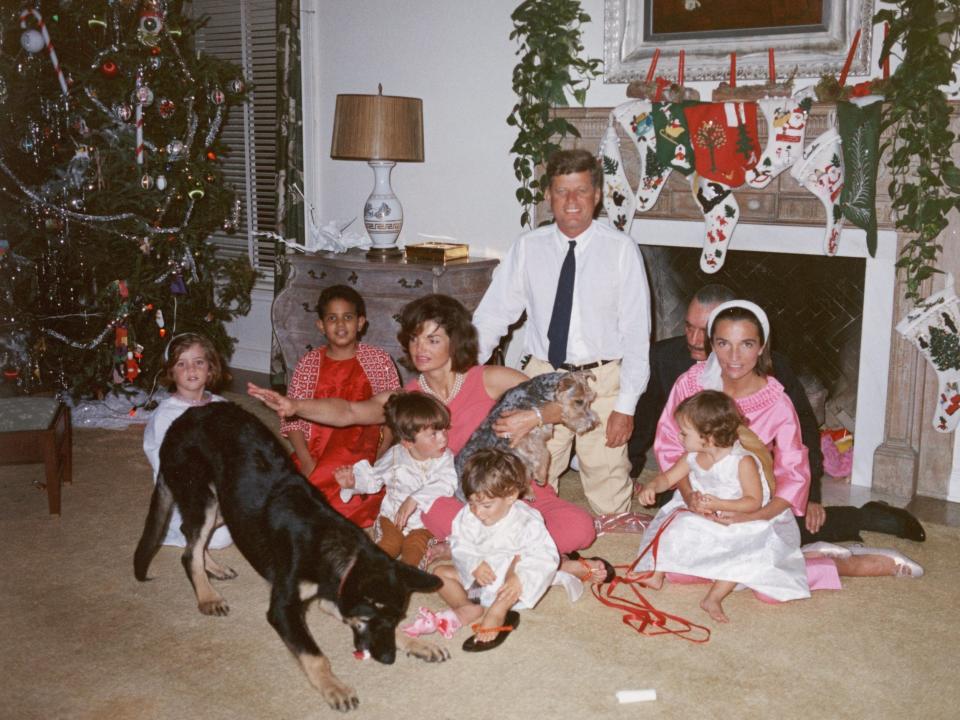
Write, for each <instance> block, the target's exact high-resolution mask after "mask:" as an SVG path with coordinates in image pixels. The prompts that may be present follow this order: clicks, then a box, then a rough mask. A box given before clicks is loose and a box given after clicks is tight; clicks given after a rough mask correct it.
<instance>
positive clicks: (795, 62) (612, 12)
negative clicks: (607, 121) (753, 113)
mask: <svg viewBox="0 0 960 720" xmlns="http://www.w3.org/2000/svg"><path fill="white" fill-rule="evenodd" d="M757 3H758V0H604V82H607V83H624V82H630V81H632V80H642V79H644V78H645V77H646V74H647V70H648V68H649V67H650V62H651V59H652V58H653V54H654V53H655V52H656V51H657V50H659V51H660V57H659V60H658V63H657V75H660V76H663V77H666V78H670V79H672V80H675V79H676V77H677V66H678V56H679V54H680V50H681V49H682V50H684V51H685V52H684V55H685V63H684V79H685V81H687V82H689V81H692V80H726V79H728V77H729V74H730V54H731V53H732V52H736V54H737V78H738V79H743V80H756V79H763V80H766V79H767V78H768V72H769V71H768V49H769V48H773V49H774V54H775V59H776V72H777V77H778V78H779V79H780V80H783V79H784V78H785V77H787V76H788V75H789V74H790V73H792V72H794V70H796V75H797V76H798V77H814V78H819V77H820V76H821V75H823V74H827V73H831V74H834V75H836V74H838V73H839V72H840V70H841V68H842V67H843V64H844V62H845V60H846V58H847V53H848V52H849V50H850V46H851V43H852V41H853V39H854V37H855V36H856V33H857V31H858V30H860V31H861V34H860V41H859V43H858V45H857V49H856V51H855V54H854V57H853V61H852V63H851V66H850V71H849V72H850V74H851V75H866V74H868V73H869V71H870V68H869V64H870V57H871V41H872V34H873V33H872V31H873V22H872V18H873V12H874V0H817V2H816V3H809V2H808V3H807V4H806V5H805V6H804V8H803V9H801V12H799V14H798V13H796V12H795V13H793V15H792V17H791V18H790V23H791V24H782V25H778V24H777V23H778V22H779V21H778V20H777V19H776V14H775V13H774V15H773V16H771V18H770V19H769V21H768V22H769V24H765V25H763V26H760V27H757V26H756V24H757V22H760V21H758V20H757V19H756V18H755V17H754V18H750V17H749V16H751V15H755V14H756V13H755V10H756V9H757V7H758V5H757ZM768 4H772V3H768V2H767V0H764V2H763V3H761V5H763V6H764V7H766V6H767V5H768ZM816 4H819V5H820V7H819V8H817V7H815V5H816ZM791 5H793V6H796V5H797V3H796V2H794V3H791ZM738 8H740V10H741V12H739V13H738V12H737V9H738ZM816 10H819V12H815V11H816ZM682 13H691V15H690V21H687V19H686V18H684V17H683V16H682ZM711 13H713V15H712V17H713V18H714V19H717V18H720V19H722V20H723V22H722V23H721V22H712V21H711ZM805 13H806V15H805ZM695 14H696V15H699V16H700V17H701V19H702V21H701V22H693V19H694V15H695ZM816 16H819V17H818V18H817V17H816ZM661 18H668V19H669V20H670V22H667V21H666V20H661V21H660V22H658V19H661ZM738 18H743V23H742V25H744V27H737V25H738V22H737V19H738ZM798 18H799V19H798ZM811 19H813V21H810V20H811ZM748 20H749V21H750V22H752V23H753V25H754V26H753V27H750V26H749V25H750V22H748ZM816 20H819V22H816ZM784 22H786V21H784ZM804 22H806V24H803V23H804ZM718 25H725V27H718ZM695 26H696V27H695ZM664 27H667V28H669V29H670V30H671V32H658V30H662V29H663V28H664Z"/></svg>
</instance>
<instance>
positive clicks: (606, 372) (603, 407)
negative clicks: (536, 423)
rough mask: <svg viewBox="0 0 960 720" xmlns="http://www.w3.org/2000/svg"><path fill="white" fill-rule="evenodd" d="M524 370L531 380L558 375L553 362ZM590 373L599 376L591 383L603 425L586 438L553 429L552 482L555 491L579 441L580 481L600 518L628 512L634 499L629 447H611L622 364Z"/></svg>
mask: <svg viewBox="0 0 960 720" xmlns="http://www.w3.org/2000/svg"><path fill="white" fill-rule="evenodd" d="M524 371H525V372H526V374H527V375H529V376H530V377H535V376H537V375H542V374H543V373H548V372H554V369H553V366H552V365H551V364H550V363H548V362H545V361H543V360H540V359H538V358H535V357H532V358H530V361H529V362H528V363H527V366H526V368H524ZM590 372H592V373H593V374H594V375H595V376H596V380H592V381H590V387H591V388H593V390H594V391H595V392H596V393H597V399H596V400H594V401H593V411H594V412H595V413H597V415H599V416H600V424H599V425H597V427H595V428H594V429H593V430H591V431H590V432H588V433H584V434H583V435H574V434H573V433H572V432H570V430H568V429H567V428H565V427H564V426H563V425H554V426H553V439H552V440H550V441H549V442H548V443H547V448H548V449H549V450H550V472H549V473H548V482H549V483H550V485H552V486H553V488H554V490H556V489H557V487H558V485H559V477H560V474H561V473H563V472H564V471H565V470H566V469H567V466H568V465H569V464H570V451H571V449H572V447H573V443H574V440H576V445H577V459H578V461H579V463H580V482H581V483H582V484H583V493H584V495H586V496H587V502H588V503H589V504H590V509H591V510H592V511H593V512H594V513H596V514H598V515H600V514H604V513H619V512H626V511H627V510H629V509H630V500H631V499H632V498H633V481H632V480H631V479H630V472H629V471H630V459H629V458H628V457H627V444H626V443H624V444H623V445H621V446H620V447H616V448H608V447H607V419H608V418H609V417H610V413H612V412H613V407H614V405H615V404H616V402H617V395H618V394H619V393H620V363H619V362H611V363H607V364H606V365H601V366H600V367H598V368H594V369H593V370H591V371H590Z"/></svg>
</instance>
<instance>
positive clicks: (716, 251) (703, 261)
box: [690, 175, 740, 275]
mask: <svg viewBox="0 0 960 720" xmlns="http://www.w3.org/2000/svg"><path fill="white" fill-rule="evenodd" d="M690 190H691V191H692V192H693V197H694V199H695V200H696V201H697V204H698V205H699V206H700V210H701V211H702V212H703V222H704V225H705V226H706V237H705V239H704V243H703V253H702V254H701V255H700V269H701V270H703V272H705V273H707V274H708V275H712V274H713V273H715V272H717V270H719V269H720V268H722V267H723V261H724V260H725V259H726V254H727V245H729V244H730V236H731V235H733V230H734V228H735V227H736V226H737V220H739V219H740V206H739V205H738V204H737V199H736V198H735V197H734V196H733V193H732V188H731V187H730V186H729V185H724V184H723V183H718V182H715V181H713V180H710V179H709V178H705V177H700V176H699V175H692V176H691V177H690Z"/></svg>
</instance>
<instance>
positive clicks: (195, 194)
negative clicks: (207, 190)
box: [187, 187, 204, 200]
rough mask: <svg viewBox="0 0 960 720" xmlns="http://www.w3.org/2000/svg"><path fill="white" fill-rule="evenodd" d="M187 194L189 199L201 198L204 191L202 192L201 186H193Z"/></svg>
mask: <svg viewBox="0 0 960 720" xmlns="http://www.w3.org/2000/svg"><path fill="white" fill-rule="evenodd" d="M187 195H189V196H190V199H191V200H200V199H202V198H203V195H204V193H203V188H202V187H195V188H194V189H193V190H191V191H190V192H188V193H187Z"/></svg>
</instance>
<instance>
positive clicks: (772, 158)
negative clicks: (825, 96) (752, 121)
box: [747, 97, 810, 188]
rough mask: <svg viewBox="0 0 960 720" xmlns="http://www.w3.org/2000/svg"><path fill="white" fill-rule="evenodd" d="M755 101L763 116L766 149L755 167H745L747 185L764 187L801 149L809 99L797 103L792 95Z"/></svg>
mask: <svg viewBox="0 0 960 720" xmlns="http://www.w3.org/2000/svg"><path fill="white" fill-rule="evenodd" d="M757 104H758V105H759V106H760V110H761V111H762V112H763V116H764V117H765V118H766V119H767V148H766V150H764V151H763V155H761V156H760V162H758V163H757V166H756V167H755V168H753V169H751V170H747V184H748V185H750V186H751V187H755V188H764V187H766V186H767V185H769V184H770V181H772V180H773V179H774V178H775V177H776V176H777V175H779V174H780V173H782V172H783V171H784V170H786V169H787V168H788V167H790V166H791V165H793V164H794V163H795V162H796V161H797V159H798V158H799V157H800V155H801V153H802V152H803V138H804V136H805V135H806V134H807V111H808V109H809V107H810V100H809V99H805V100H801V101H800V102H798V101H797V98H796V97H779V98H769V97H768V98H762V99H760V100H758V101H757Z"/></svg>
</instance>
